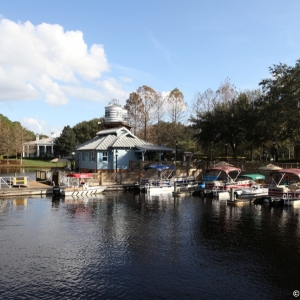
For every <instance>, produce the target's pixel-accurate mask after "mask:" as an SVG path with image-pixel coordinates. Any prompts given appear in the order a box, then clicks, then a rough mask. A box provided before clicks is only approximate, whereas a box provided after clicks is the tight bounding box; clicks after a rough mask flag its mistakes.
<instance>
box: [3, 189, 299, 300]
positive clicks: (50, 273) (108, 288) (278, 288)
mask: <svg viewBox="0 0 300 300" xmlns="http://www.w3.org/2000/svg"><path fill="white" fill-rule="evenodd" d="M299 212H300V208H293V207H269V206H268V205H254V204H247V205H243V206H232V205H228V204H227V203H226V201H219V200H214V199H203V198H199V197H192V196H189V195H186V196H183V197H180V198H175V199H174V198H173V197H172V196H171V195H169V196H164V197H158V196H157V197H151V198H148V197H145V195H143V194H141V195H140V194H134V193H132V192H128V193H127V192H126V193H117V192H115V193H113V192H110V193H107V194H103V195H98V196H94V197H91V198H78V199H77V198H76V199H73V198H65V199H58V200H56V201H52V198H47V197H45V198H40V197H38V198H21V197H20V198H14V199H0V266H1V272H0V299H231V300H232V299H295V297H294V296H293V292H294V291H295V290H300V276H299V272H300V269H299V267H300V224H299Z"/></svg>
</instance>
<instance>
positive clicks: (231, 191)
mask: <svg viewBox="0 0 300 300" xmlns="http://www.w3.org/2000/svg"><path fill="white" fill-rule="evenodd" d="M234 200H235V197H234V189H233V188H231V189H230V201H234Z"/></svg>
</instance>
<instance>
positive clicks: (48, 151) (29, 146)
mask: <svg viewBox="0 0 300 300" xmlns="http://www.w3.org/2000/svg"><path fill="white" fill-rule="evenodd" d="M55 139H56V136H55V134H54V133H51V137H48V138H45V139H40V136H39V135H38V134H37V135H36V140H35V141H33V142H27V143H24V144H23V157H53V155H54V151H53V146H54V142H55Z"/></svg>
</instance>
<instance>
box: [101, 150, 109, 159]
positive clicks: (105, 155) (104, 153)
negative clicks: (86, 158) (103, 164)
mask: <svg viewBox="0 0 300 300" xmlns="http://www.w3.org/2000/svg"><path fill="white" fill-rule="evenodd" d="M107 156H108V153H107V151H104V152H103V157H102V160H103V161H108V158H107Z"/></svg>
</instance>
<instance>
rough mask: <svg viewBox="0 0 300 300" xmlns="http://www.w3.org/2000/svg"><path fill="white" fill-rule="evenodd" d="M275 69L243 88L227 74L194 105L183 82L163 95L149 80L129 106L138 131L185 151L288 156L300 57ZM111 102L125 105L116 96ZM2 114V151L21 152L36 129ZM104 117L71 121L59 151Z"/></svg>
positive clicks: (299, 136) (299, 137)
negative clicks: (186, 96) (255, 85)
mask: <svg viewBox="0 0 300 300" xmlns="http://www.w3.org/2000/svg"><path fill="white" fill-rule="evenodd" d="M269 71H270V75H271V76H270V78H266V79H263V80H261V82H259V88H258V89H255V90H244V91H238V90H237V88H236V87H235V86H234V85H233V84H232V83H231V82H230V79H228V78H226V79H225V80H224V82H222V83H221V84H220V86H219V88H218V89H217V90H216V91H213V90H211V89H207V90H206V91H204V92H198V93H196V94H195V97H194V99H193V102H192V105H191V107H190V108H189V107H188V104H187V103H186V102H185V100H184V95H183V93H182V92H181V91H180V90H179V89H178V88H174V89H173V90H172V91H171V92H170V93H168V94H167V95H163V94H162V93H160V92H157V91H155V90H154V89H153V88H151V87H149V86H146V85H144V86H142V87H139V88H138V89H137V90H136V91H134V92H132V93H130V95H129V97H128V99H127V100H126V103H125V105H124V107H123V108H124V109H126V110H127V112H128V123H129V125H130V126H131V127H132V132H133V133H134V134H135V135H136V136H137V137H139V138H141V139H143V140H145V141H148V142H151V143H154V144H158V145H165V146H168V147H173V148H175V144H176V145H177V146H178V149H179V152H182V151H190V152H197V153H200V154H203V156H207V158H208V159H213V158H215V157H223V158H224V157H229V156H232V157H233V158H234V159H237V158H238V157H243V158H245V159H247V160H269V159H270V158H273V159H274V160H278V159H279V158H280V159H287V158H290V156H291V153H293V152H294V155H295V157H296V158H297V157H299V156H300V146H299V145H300V126H299V125H300V124H299V123H300V116H299V114H300V97H299V89H300V88H299V87H300V76H299V74H300V61H299V60H298V61H296V64H295V66H287V65H285V64H278V65H273V66H272V67H270V68H269ZM111 103H114V104H117V105H119V102H118V100H116V99H113V100H112V101H111ZM0 116H1V118H0V121H1V123H0V138H1V148H0V151H1V152H0V153H1V154H2V155H3V154H6V155H9V154H12V153H13V152H14V153H15V154H16V155H17V153H20V152H21V145H22V143H24V142H26V141H28V140H30V139H31V140H32V139H33V138H34V134H33V133H32V132H30V131H28V130H25V129H24V128H23V127H22V126H21V125H20V123H18V122H10V121H9V120H8V119H7V118H6V117H4V116H2V115H0ZM103 121H104V117H102V118H95V119H92V120H90V121H83V122H80V123H78V124H77V125H75V126H74V127H70V126H68V125H67V126H65V127H64V129H63V131H62V134H61V135H60V137H58V138H57V139H56V141H55V145H54V151H55V155H62V156H66V155H70V154H71V153H72V151H73V150H74V147H75V146H77V145H79V144H82V143H84V142H86V141H88V140H90V139H92V138H93V137H95V135H96V133H97V132H98V131H99V125H98V123H99V122H103Z"/></svg>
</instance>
